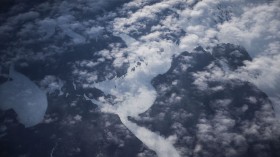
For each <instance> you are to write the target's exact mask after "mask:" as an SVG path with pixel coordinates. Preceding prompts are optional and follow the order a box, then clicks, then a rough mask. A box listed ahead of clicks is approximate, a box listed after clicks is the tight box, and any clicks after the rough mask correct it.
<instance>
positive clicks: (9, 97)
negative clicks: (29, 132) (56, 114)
mask: <svg viewBox="0 0 280 157" xmlns="http://www.w3.org/2000/svg"><path fill="white" fill-rule="evenodd" d="M10 78H11V79H12V80H11V81H7V82H5V83H4V84H2V85H0V102H1V103H0V108H1V109H2V110H8V109H13V110H14V111H15V112H16V113H17V116H18V117H17V118H18V120H19V122H20V123H22V124H23V125H24V126H25V127H31V126H34V125H36V124H38V123H40V122H41V121H42V120H43V118H44V115H45V112H46V109H47V105H48V102H47V96H46V93H45V92H44V91H42V90H41V89H40V88H38V86H37V85H36V84H34V83H33V82H32V81H31V80H30V79H29V78H27V77H26V76H24V75H22V74H20V73H19V72H17V71H15V70H14V69H11V70H10Z"/></svg>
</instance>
